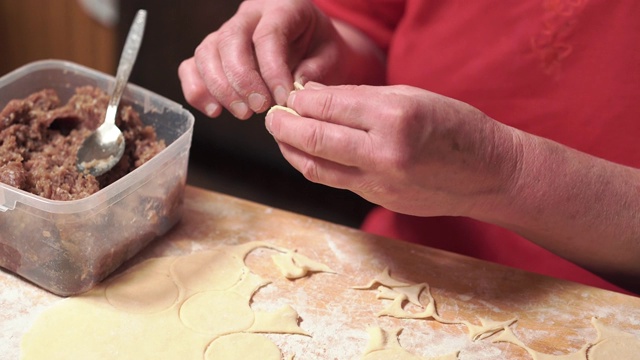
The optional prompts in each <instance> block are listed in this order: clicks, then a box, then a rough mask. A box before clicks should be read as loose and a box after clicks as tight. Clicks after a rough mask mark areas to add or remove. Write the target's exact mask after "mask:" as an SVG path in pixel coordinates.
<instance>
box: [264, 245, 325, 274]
mask: <svg viewBox="0 0 640 360" xmlns="http://www.w3.org/2000/svg"><path fill="white" fill-rule="evenodd" d="M271 259H272V260H273V262H274V263H275V264H276V266H277V267H278V269H279V270H280V272H281V273H282V275H283V276H284V277H286V278H287V279H289V280H295V279H300V278H302V277H305V276H307V274H309V273H316V272H325V273H335V271H333V270H331V268H329V267H328V266H326V265H324V264H322V263H319V262H317V261H313V260H311V259H309V258H308V257H306V256H304V255H302V254H299V253H297V252H295V251H291V250H288V251H287V252H285V253H284V254H276V255H272V256H271Z"/></svg>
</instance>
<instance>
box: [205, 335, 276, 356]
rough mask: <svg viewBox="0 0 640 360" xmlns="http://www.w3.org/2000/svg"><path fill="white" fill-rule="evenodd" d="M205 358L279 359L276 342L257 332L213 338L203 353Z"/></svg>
mask: <svg viewBox="0 0 640 360" xmlns="http://www.w3.org/2000/svg"><path fill="white" fill-rule="evenodd" d="M204 358H205V360H219V359H225V360H247V359H264V360H280V359H281V358H282V353H280V349H278V347H277V346H276V344H274V343H272V342H271V341H270V340H269V339H267V338H265V337H264V336H262V335H258V334H230V335H226V336H223V337H220V338H217V339H215V340H214V341H213V342H211V345H209V347H208V348H207V351H206V352H205V354H204Z"/></svg>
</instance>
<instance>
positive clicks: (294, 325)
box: [247, 305, 311, 336]
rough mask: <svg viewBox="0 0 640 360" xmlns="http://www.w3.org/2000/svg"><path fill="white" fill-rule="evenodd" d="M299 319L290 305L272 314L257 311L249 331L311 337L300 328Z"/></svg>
mask: <svg viewBox="0 0 640 360" xmlns="http://www.w3.org/2000/svg"><path fill="white" fill-rule="evenodd" d="M298 317H299V316H298V313H297V312H296V311H295V310H294V309H293V308H292V307H291V306H289V305H285V306H283V307H282V308H280V309H278V310H277V311H275V312H272V313H268V312H261V311H256V312H255V321H254V322H253V325H251V327H250V328H249V329H248V330H247V331H248V332H253V333H273V332H277V333H278V334H298V335H306V336H311V334H309V333H308V332H306V331H304V330H302V328H300V326H298Z"/></svg>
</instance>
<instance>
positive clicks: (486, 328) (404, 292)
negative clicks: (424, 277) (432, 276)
mask: <svg viewBox="0 0 640 360" xmlns="http://www.w3.org/2000/svg"><path fill="white" fill-rule="evenodd" d="M376 286H377V290H378V293H377V294H376V299H379V300H391V304H390V305H388V306H387V307H386V308H384V309H383V310H381V311H380V312H378V313H377V316H390V317H394V318H397V319H416V320H418V319H424V320H428V319H431V320H435V321H437V322H439V323H441V324H462V325H465V326H466V327H467V329H468V334H469V337H470V338H471V339H472V340H473V341H477V340H484V339H485V338H487V337H490V336H492V335H495V334H496V333H498V332H500V331H503V330H504V329H505V328H507V327H509V326H510V325H511V324H513V323H515V322H516V321H517V318H514V319H510V320H507V321H495V320H491V319H484V318H481V319H480V323H481V324H480V325H475V324H473V323H471V322H468V321H465V320H446V319H444V318H442V317H441V316H440V315H439V314H438V310H437V307H436V301H435V299H434V298H433V296H432V295H431V288H430V287H429V284H427V283H416V284H410V283H406V282H402V281H399V280H397V279H394V278H393V277H391V275H390V271H389V268H388V267H386V268H384V269H383V270H382V272H380V273H379V274H378V275H376V276H375V277H374V278H373V279H372V280H371V281H369V282H368V283H367V284H365V285H361V286H353V287H352V288H353V289H356V290H372V289H374V288H375V287H376ZM423 298H426V300H425V301H423V300H422V299H423ZM409 303H410V304H413V305H415V306H417V307H419V308H421V309H422V311H409V310H408V309H407V307H406V305H407V304H409Z"/></svg>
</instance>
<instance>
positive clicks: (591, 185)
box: [478, 133, 640, 291]
mask: <svg viewBox="0 0 640 360" xmlns="http://www.w3.org/2000/svg"><path fill="white" fill-rule="evenodd" d="M520 135H521V136H517V138H519V139H520V141H519V144H520V146H519V147H520V151H517V153H519V156H518V157H519V159H518V161H517V164H518V166H517V167H516V169H517V170H516V172H515V174H513V177H512V180H511V183H512V184H513V186H511V187H510V188H509V191H507V192H506V193H505V194H503V195H504V196H500V197H499V198H500V201H499V202H498V203H496V204H495V205H496V206H495V207H494V209H492V210H487V211H486V212H485V215H479V216H478V217H485V216H486V218H485V219H484V220H486V221H489V222H494V223H497V224H499V225H502V226H504V227H506V228H509V229H511V230H514V231H516V232H518V233H520V234H521V235H523V236H524V237H526V238H528V239H529V240H531V241H534V242H536V243H538V244H539V245H541V246H543V247H545V248H547V249H549V250H551V251H553V252H554V253H556V254H558V255H560V256H562V257H565V258H567V259H568V260H570V261H573V262H575V263H576V264H578V265H581V266H583V267H585V268H587V269H589V270H591V271H593V272H595V273H597V274H599V275H601V276H603V277H604V278H607V279H608V280H610V281H612V282H615V283H618V284H619V285H621V286H625V287H627V288H629V289H631V290H634V291H640V285H639V284H640V281H639V279H640V172H639V171H638V170H636V169H633V168H630V167H625V166H622V165H618V164H614V163H611V162H608V161H605V160H602V159H599V158H596V157H593V156H590V155H587V154H585V153H581V152H579V151H576V150H574V149H571V148H568V147H566V146H562V145H560V144H557V143H555V142H552V141H550V140H547V139H542V138H539V137H535V136H532V135H528V134H522V133H520ZM634 287H635V288H634Z"/></svg>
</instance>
